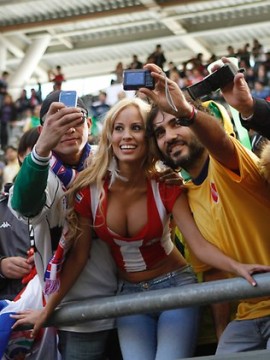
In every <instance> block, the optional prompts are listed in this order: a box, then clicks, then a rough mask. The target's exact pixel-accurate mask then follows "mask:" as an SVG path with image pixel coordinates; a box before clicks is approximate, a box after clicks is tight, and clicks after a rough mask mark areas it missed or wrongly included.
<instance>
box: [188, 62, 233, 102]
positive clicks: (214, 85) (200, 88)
mask: <svg viewBox="0 0 270 360" xmlns="http://www.w3.org/2000/svg"><path fill="white" fill-rule="evenodd" d="M237 72H238V70H237V69H236V68H235V66H232V65H231V64H225V65H224V66H222V67H221V68H219V69H218V70H216V71H214V72H213V73H212V74H210V75H208V76H206V77H205V78H204V79H203V80H201V81H199V82H197V83H196V84H193V85H191V86H188V87H187V91H188V93H189V95H190V96H191V97H192V99H193V100H196V99H198V98H202V97H204V96H206V95H209V94H211V92H213V91H216V90H218V89H220V88H222V87H223V86H226V85H228V84H229V83H231V82H233V79H234V76H235V74H236V73H237Z"/></svg>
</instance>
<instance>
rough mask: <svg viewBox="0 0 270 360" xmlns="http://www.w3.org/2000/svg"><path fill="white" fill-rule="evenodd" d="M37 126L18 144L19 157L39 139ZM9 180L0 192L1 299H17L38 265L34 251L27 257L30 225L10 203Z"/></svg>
mask: <svg viewBox="0 0 270 360" xmlns="http://www.w3.org/2000/svg"><path fill="white" fill-rule="evenodd" d="M38 136H39V133H38V131H37V129H34V130H29V131H28V132H27V133H25V134H24V135H22V137H21V139H20V143H19V147H18V160H19V162H22V161H23V159H24V157H25V156H26V155H27V154H28V153H29V152H30V151H31V149H32V147H33V146H34V144H35V143H36V141H37V139H38ZM11 185H12V183H7V184H5V187H4V191H3V192H2V193H1V195H0V219H1V222H0V224H1V225H3V224H5V226H1V225H0V299H9V300H13V299H14V297H15V296H16V295H17V294H18V293H19V292H20V291H21V289H22V288H23V286H24V284H23V283H22V278H23V277H25V276H27V275H28V274H29V272H30V271H31V269H32V267H33V265H34V257H33V255H32V256H31V254H29V255H30V257H29V258H27V251H28V250H29V248H30V237H29V229H28V225H26V224H24V223H23V222H21V221H19V220H18V219H17V218H16V217H15V216H14V215H13V214H12V213H11V211H10V209H9V208H8V206H7V203H8V196H9V188H10V186H11Z"/></svg>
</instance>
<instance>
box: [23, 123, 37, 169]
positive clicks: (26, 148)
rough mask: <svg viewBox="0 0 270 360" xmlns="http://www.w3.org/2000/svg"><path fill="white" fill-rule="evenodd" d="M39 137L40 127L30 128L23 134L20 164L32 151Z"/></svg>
mask: <svg viewBox="0 0 270 360" xmlns="http://www.w3.org/2000/svg"><path fill="white" fill-rule="evenodd" d="M38 138H39V131H38V128H32V129H29V130H27V131H26V132H25V133H24V134H23V135H22V137H21V138H20V141H19V145H18V160H19V164H20V165H22V163H23V160H24V158H25V157H26V155H28V154H29V153H30V152H31V151H32V149H33V147H34V145H35V143H36V142H37V140H38Z"/></svg>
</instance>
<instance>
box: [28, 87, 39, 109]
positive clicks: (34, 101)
mask: <svg viewBox="0 0 270 360" xmlns="http://www.w3.org/2000/svg"><path fill="white" fill-rule="evenodd" d="M41 102H42V99H41V95H40V89H39V90H38V91H36V89H34V88H32V89H31V95H30V98H29V105H30V108H31V110H33V109H34V107H35V106H36V105H38V104H41Z"/></svg>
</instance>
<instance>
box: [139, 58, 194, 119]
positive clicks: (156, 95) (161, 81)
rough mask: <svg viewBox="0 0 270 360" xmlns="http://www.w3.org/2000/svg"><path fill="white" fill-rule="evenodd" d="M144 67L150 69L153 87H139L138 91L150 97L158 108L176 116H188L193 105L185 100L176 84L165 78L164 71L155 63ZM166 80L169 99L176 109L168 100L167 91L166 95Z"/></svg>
mask: <svg viewBox="0 0 270 360" xmlns="http://www.w3.org/2000/svg"><path fill="white" fill-rule="evenodd" d="M144 68H145V69H147V70H149V71H151V75H152V76H153V78H154V79H155V89H154V90H149V89H147V88H141V89H140V92H141V93H143V94H145V95H146V96H148V97H149V98H150V99H152V100H153V101H154V103H155V104H156V105H157V106H158V107H159V108H160V110H162V111H164V112H166V113H168V114H172V115H174V116H176V117H182V118H184V117H187V118H190V116H191V114H192V112H193V107H192V106H191V105H190V104H189V102H188V101H187V100H186V98H185V96H184V94H183V92H182V91H181V89H180V88H179V86H178V84H177V83H176V82H174V81H172V80H170V79H168V78H166V75H165V73H164V72H163V71H162V70H161V69H160V67H158V66H157V65H155V64H147V65H145V66H144ZM166 82H167V86H168V91H169V93H170V96H171V99H172V101H173V103H174V105H175V106H176V108H177V109H178V110H177V109H176V110H175V109H173V107H172V106H171V105H170V101H168V93H167V96H166Z"/></svg>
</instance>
